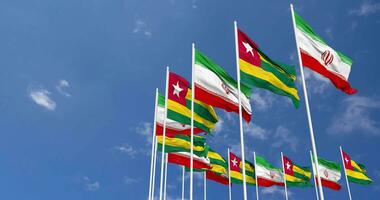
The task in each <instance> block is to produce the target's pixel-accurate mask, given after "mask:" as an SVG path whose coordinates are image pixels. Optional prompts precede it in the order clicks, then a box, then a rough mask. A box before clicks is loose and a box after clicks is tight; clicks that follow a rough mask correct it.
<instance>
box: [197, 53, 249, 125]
mask: <svg viewBox="0 0 380 200" xmlns="http://www.w3.org/2000/svg"><path fill="white" fill-rule="evenodd" d="M194 62H195V66H194V68H195V73H194V82H195V98H196V99H198V100H200V101H202V102H205V103H206V104H209V105H211V106H215V107H218V108H221V109H224V110H226V111H227V112H235V113H239V95H238V85H237V82H236V81H235V80H234V79H233V78H232V77H231V76H230V75H228V74H227V72H226V71H224V69H223V68H221V67H220V66H218V65H217V64H216V63H215V62H213V61H212V60H211V59H209V58H208V57H206V56H205V55H203V54H202V53H201V52H200V51H198V50H195V61H194ZM240 91H241V93H240V94H241V95H240V96H241V104H242V105H241V106H242V111H243V112H242V114H243V118H244V119H245V120H246V121H247V122H249V121H250V120H251V114H252V110H251V104H250V103H249V97H250V95H251V89H250V88H248V87H247V86H245V85H243V84H241V85H240Z"/></svg>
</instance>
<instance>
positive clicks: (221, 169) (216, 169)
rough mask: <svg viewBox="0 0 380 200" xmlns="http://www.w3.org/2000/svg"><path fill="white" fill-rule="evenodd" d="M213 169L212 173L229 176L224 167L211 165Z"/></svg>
mask: <svg viewBox="0 0 380 200" xmlns="http://www.w3.org/2000/svg"><path fill="white" fill-rule="evenodd" d="M210 166H211V167H212V168H211V170H210V171H212V172H216V173H220V174H227V169H226V168H225V167H223V166H220V165H216V164H211V165H210Z"/></svg>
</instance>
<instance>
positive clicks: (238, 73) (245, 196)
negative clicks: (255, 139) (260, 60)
mask: <svg viewBox="0 0 380 200" xmlns="http://www.w3.org/2000/svg"><path fill="white" fill-rule="evenodd" d="M234 30H235V54H236V73H237V82H238V95H239V125H240V146H241V159H242V161H243V194H244V200H247V183H246V177H245V154H244V134H243V117H242V109H241V96H240V93H241V91H240V67H239V48H238V35H237V34H238V33H237V22H236V21H234Z"/></svg>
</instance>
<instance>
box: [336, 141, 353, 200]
mask: <svg viewBox="0 0 380 200" xmlns="http://www.w3.org/2000/svg"><path fill="white" fill-rule="evenodd" d="M339 149H340V155H341V157H342V164H343V169H344V170H343V171H344V176H345V177H346V184H347V190H348V196H349V197H350V200H352V197H351V190H350V184H349V183H348V178H347V173H346V165H345V164H344V157H343V150H342V146H339Z"/></svg>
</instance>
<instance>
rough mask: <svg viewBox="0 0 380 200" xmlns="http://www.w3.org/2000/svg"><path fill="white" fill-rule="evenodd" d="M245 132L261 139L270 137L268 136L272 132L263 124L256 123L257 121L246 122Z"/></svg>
mask: <svg viewBox="0 0 380 200" xmlns="http://www.w3.org/2000/svg"><path fill="white" fill-rule="evenodd" d="M244 133H246V134H247V135H248V136H250V137H252V138H255V139H259V140H266V139H268V136H269V134H270V132H269V131H268V130H266V129H264V128H262V127H261V126H259V125H257V124H255V123H249V124H244Z"/></svg>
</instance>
